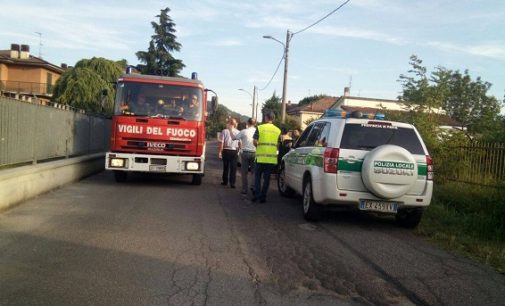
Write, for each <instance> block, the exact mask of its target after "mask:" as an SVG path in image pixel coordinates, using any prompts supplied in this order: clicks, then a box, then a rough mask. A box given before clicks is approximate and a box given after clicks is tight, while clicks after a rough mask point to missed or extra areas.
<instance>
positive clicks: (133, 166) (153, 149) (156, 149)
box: [105, 73, 217, 185]
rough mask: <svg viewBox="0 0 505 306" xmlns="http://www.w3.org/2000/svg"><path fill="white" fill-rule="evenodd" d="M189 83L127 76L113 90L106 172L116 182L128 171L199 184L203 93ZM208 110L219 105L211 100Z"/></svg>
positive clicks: (204, 115)
mask: <svg viewBox="0 0 505 306" xmlns="http://www.w3.org/2000/svg"><path fill="white" fill-rule="evenodd" d="M208 91H211V92H212V90H209V89H205V87H204V86H203V84H202V82H200V81H199V80H198V79H197V77H196V73H193V75H192V77H191V79H187V78H179V77H177V78H174V77H163V76H153V75H140V74H125V75H122V76H121V77H120V78H119V80H118V82H117V86H116V98H115V103H114V115H113V116H112V128H111V134H112V135H111V143H110V152H107V154H106V158H105V168H106V169H107V170H112V171H114V177H115V179H116V181H118V182H124V181H126V179H127V176H128V172H134V171H137V172H157V173H180V174H189V175H192V184H194V185H200V184H201V182H202V176H203V174H204V165H205V120H206V118H207V115H208V111H207V92H208ZM211 104H212V105H211V107H210V109H211V110H215V108H216V107H217V96H213V97H212V101H211Z"/></svg>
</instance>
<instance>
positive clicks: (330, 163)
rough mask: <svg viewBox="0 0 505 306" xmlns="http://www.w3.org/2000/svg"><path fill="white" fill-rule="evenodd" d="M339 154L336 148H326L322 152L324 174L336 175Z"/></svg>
mask: <svg viewBox="0 0 505 306" xmlns="http://www.w3.org/2000/svg"><path fill="white" fill-rule="evenodd" d="M339 154H340V151H339V149H338V148H326V149H325V150H324V172H326V173H337V170H338V156H339Z"/></svg>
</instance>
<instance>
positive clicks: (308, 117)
mask: <svg viewBox="0 0 505 306" xmlns="http://www.w3.org/2000/svg"><path fill="white" fill-rule="evenodd" d="M336 101H337V98H336V97H324V98H321V99H319V100H317V101H314V102H312V103H309V104H306V105H302V106H298V105H292V106H290V105H288V107H287V110H286V113H287V114H288V115H290V116H292V117H293V118H295V119H296V121H297V122H298V123H299V124H300V127H301V128H302V130H303V129H305V128H306V127H307V122H310V121H312V120H314V119H317V118H319V117H321V115H322V114H324V112H325V111H326V110H327V109H328V108H330V107H331V106H332V105H334V104H335V102H336Z"/></svg>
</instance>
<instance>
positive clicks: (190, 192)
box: [0, 145, 505, 306]
mask: <svg viewBox="0 0 505 306" xmlns="http://www.w3.org/2000/svg"><path fill="white" fill-rule="evenodd" d="M208 151H209V152H212V153H214V152H215V145H210V146H209V148H208ZM189 182H190V178H189V177H186V176H170V177H152V176H143V175H137V176H135V177H133V179H131V180H130V181H128V182H127V183H124V184H118V183H116V182H115V181H114V179H113V176H112V174H111V173H109V172H102V173H100V174H98V175H95V176H93V177H89V178H87V179H85V180H82V181H80V182H78V183H75V184H72V185H69V186H66V187H64V188H61V189H59V190H55V191H53V192H50V193H48V194H45V195H42V196H39V197H38V198H36V199H33V200H30V201H27V202H25V203H23V204H22V205H20V206H18V207H16V208H14V209H11V210H9V211H7V212H3V213H0V305H1V306H4V305H207V304H208V305H395V304H396V305H505V276H504V275H501V274H498V273H496V272H494V271H493V270H491V269H490V268H487V267H485V266H483V265H481V264H478V263H475V262H472V261H471V260H468V259H465V258H462V257H460V256H457V255H453V254H449V253H447V252H446V251H443V250H440V249H439V248H437V247H435V246H434V245H432V244H431V243H429V242H426V241H424V240H422V239H420V238H419V237H416V236H415V235H414V234H412V233H411V231H409V230H406V229H402V228H398V227H396V226H395V224H394V222H393V220H392V219H388V218H386V219H384V218H376V217H370V216H363V215H360V214H356V213H336V212H332V213H328V215H327V217H326V218H325V219H324V220H323V221H321V222H319V223H317V224H309V223H306V222H305V221H304V220H303V218H302V216H301V204H300V199H299V198H293V199H285V198H281V197H280V196H279V195H278V194H277V190H276V188H275V187H274V186H273V188H272V190H271V191H270V196H269V199H268V202H267V203H265V204H254V203H252V202H251V201H250V200H249V199H248V198H247V197H244V196H242V195H240V193H239V191H240V188H237V189H230V188H229V187H224V186H221V185H220V184H219V183H220V162H219V161H218V160H217V159H216V158H215V154H212V156H209V162H208V164H207V171H206V176H205V178H204V180H203V184H202V185H201V186H192V185H190V184H189ZM272 183H273V185H275V183H276V182H275V180H274V181H273V182H272ZM238 185H240V180H239V181H238Z"/></svg>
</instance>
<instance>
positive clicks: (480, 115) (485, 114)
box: [443, 70, 501, 134]
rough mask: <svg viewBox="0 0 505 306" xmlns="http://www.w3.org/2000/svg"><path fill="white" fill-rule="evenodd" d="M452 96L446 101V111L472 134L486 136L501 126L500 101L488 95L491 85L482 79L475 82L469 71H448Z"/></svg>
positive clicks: (447, 97) (478, 78)
mask: <svg viewBox="0 0 505 306" xmlns="http://www.w3.org/2000/svg"><path fill="white" fill-rule="evenodd" d="M447 73H448V74H449V79H448V88H449V92H450V94H449V95H447V96H446V99H445V100H444V106H443V107H444V110H445V111H446V112H447V114H448V115H449V116H451V117H452V118H454V119H456V120H458V121H459V122H461V123H462V124H463V126H465V127H467V128H468V130H469V131H470V132H473V133H480V134H485V133H487V132H490V131H492V130H494V129H495V128H496V126H497V124H499V117H498V115H499V114H500V109H501V105H500V102H499V101H498V99H496V98H495V97H493V96H489V95H488V94H487V92H488V90H489V89H490V88H491V86H492V85H491V83H488V82H484V81H482V80H481V78H480V77H477V79H476V80H475V81H474V80H472V78H471V77H470V75H469V73H468V70H465V72H464V73H463V74H462V73H461V72H459V71H458V70H456V71H448V72H447Z"/></svg>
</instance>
